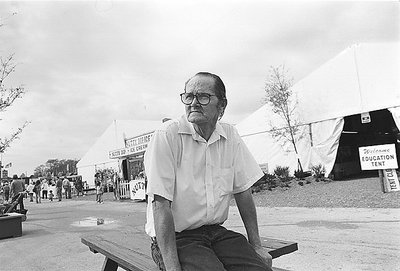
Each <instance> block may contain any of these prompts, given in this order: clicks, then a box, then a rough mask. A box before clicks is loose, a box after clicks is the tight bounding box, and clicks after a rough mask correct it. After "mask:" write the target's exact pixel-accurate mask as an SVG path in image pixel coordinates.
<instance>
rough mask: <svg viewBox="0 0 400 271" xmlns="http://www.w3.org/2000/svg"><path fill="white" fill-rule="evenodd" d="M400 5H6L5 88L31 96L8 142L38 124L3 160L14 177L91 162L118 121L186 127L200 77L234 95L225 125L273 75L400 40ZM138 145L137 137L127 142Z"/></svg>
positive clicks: (12, 115) (254, 105) (7, 120)
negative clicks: (210, 77) (186, 97)
mask: <svg viewBox="0 0 400 271" xmlns="http://www.w3.org/2000/svg"><path fill="white" fill-rule="evenodd" d="M399 18H400V17H399V3H398V2H396V1H392V2H383V1H355V2H350V1H332V2H330V1H307V2H299V1H285V2H282V1H279V2H278V1H251V0H250V1H245V0H241V1H238V0H236V1H235V0H233V1H216V0H214V1H183V0H182V1H174V0H172V1H171V0H170V1H161V0H160V1H148V0H143V1H64V2H61V1H51V2H50V1H44V2H36V1H28V2H22V1H10V2H6V1H1V2H0V24H2V25H3V26H1V27H0V56H1V57H2V58H3V59H4V58H6V57H7V56H9V55H10V54H14V58H15V63H16V64H17V67H16V70H15V72H14V73H13V74H12V75H11V76H10V77H9V79H8V80H7V81H5V82H4V83H5V86H6V87H16V86H19V85H23V86H24V88H25V90H26V93H25V94H24V96H23V97H22V98H21V99H18V100H17V101H16V102H15V103H14V104H13V105H12V106H11V107H9V108H8V109H7V110H6V111H4V112H0V119H1V120H0V137H7V136H9V135H10V134H11V133H12V132H13V131H16V130H17V129H18V127H20V126H22V125H23V123H24V122H25V121H29V122H30V124H29V125H28V126H27V127H26V128H25V129H24V131H23V132H22V134H21V135H20V137H19V139H17V140H15V141H14V142H13V143H12V145H11V147H10V148H8V149H7V150H6V151H5V152H4V153H3V154H2V161H3V165H4V164H7V163H12V167H11V168H9V175H11V176H12V175H13V174H17V175H21V174H22V173H24V174H27V175H31V174H33V171H34V169H35V168H36V167H37V166H39V165H42V164H45V162H46V161H47V160H49V159H80V158H81V157H83V156H84V155H85V153H86V152H87V151H88V150H89V149H90V147H91V146H92V145H93V144H94V143H95V142H96V140H97V139H98V137H100V136H101V135H102V133H103V132H104V131H105V129H106V128H107V127H108V126H109V125H110V124H111V123H112V121H113V120H114V119H117V120H123V119H131V120H160V121H161V119H163V118H164V117H179V116H180V115H182V114H184V106H183V104H182V103H181V102H180V99H179V94H180V93H182V92H183V88H184V83H185V81H186V80H187V79H188V78H190V77H191V76H193V75H194V74H195V73H197V72H199V71H208V72H212V73H215V74H217V75H219V76H220V77H221V78H222V80H223V81H224V83H225V86H226V89H227V98H228V107H227V109H226V111H225V115H224V117H223V119H224V120H225V121H228V122H231V123H233V124H236V123H239V122H240V121H242V120H243V119H245V118H246V117H247V116H249V115H250V114H251V113H253V112H254V111H256V110H257V109H258V108H260V107H261V106H262V105H263V97H264V95H265V91H264V86H265V82H266V80H267V79H268V75H269V69H270V67H271V66H278V65H285V67H286V68H287V69H288V71H289V74H290V76H292V77H293V78H294V81H295V82H296V81H299V80H301V79H302V78H304V77H306V76H307V75H308V74H310V73H311V72H312V71H314V70H316V69H317V68H318V67H319V66H321V65H322V64H324V63H325V62H326V61H328V60H329V59H331V58H333V57H335V56H336V55H337V54H339V53H340V52H341V51H343V50H345V49H346V48H348V47H350V46H351V45H353V44H357V43H363V42H393V41H398V40H399ZM128 136H135V135H128Z"/></svg>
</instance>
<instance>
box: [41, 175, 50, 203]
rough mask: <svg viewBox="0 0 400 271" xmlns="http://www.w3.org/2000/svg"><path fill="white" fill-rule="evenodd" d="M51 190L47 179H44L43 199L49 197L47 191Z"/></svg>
mask: <svg viewBox="0 0 400 271" xmlns="http://www.w3.org/2000/svg"><path fill="white" fill-rule="evenodd" d="M48 190H49V185H48V183H47V180H46V179H44V180H43V183H42V199H47V191H48Z"/></svg>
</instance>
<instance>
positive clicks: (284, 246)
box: [261, 237, 299, 259]
mask: <svg viewBox="0 0 400 271" xmlns="http://www.w3.org/2000/svg"><path fill="white" fill-rule="evenodd" d="M261 245H262V246H263V247H264V248H266V249H267V250H268V253H269V254H271V256H272V259H275V258H278V257H280V256H282V255H285V254H289V253H292V252H295V251H296V250H298V249H299V248H298V246H297V243H294V242H289V241H284V240H278V239H273V238H267V237H261Z"/></svg>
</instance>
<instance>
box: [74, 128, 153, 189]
mask: <svg viewBox="0 0 400 271" xmlns="http://www.w3.org/2000/svg"><path fill="white" fill-rule="evenodd" d="M160 125H161V121H144V120H114V121H113V122H112V123H111V124H110V125H109V126H108V128H107V129H106V130H105V131H104V133H103V134H102V135H101V136H100V137H99V138H98V139H97V140H96V142H95V143H94V144H93V146H91V147H90V148H89V150H88V151H87V152H86V154H85V155H84V156H83V157H82V158H81V159H80V161H79V162H78V164H77V168H78V174H79V175H81V176H82V180H83V181H84V182H85V181H86V182H87V184H88V185H89V186H93V185H94V174H95V172H96V170H97V169H105V168H112V169H114V170H115V171H119V164H118V159H110V158H109V152H110V151H112V150H116V149H121V148H124V147H125V145H124V144H125V139H126V138H131V137H134V136H138V135H141V134H144V133H148V132H151V131H154V130H155V129H156V128H157V127H159V126H160Z"/></svg>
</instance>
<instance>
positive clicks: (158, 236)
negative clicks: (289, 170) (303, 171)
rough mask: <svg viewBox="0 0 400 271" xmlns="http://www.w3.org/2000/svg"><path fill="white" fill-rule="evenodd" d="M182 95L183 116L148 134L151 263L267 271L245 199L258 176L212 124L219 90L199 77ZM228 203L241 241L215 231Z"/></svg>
mask: <svg viewBox="0 0 400 271" xmlns="http://www.w3.org/2000/svg"><path fill="white" fill-rule="evenodd" d="M184 90H185V92H184V93H182V94H181V101H182V103H183V104H184V105H185V111H186V115H185V116H182V117H181V118H180V119H177V120H170V121H167V122H164V123H163V124H162V126H161V128H160V129H159V130H156V131H155V132H154V135H153V138H152V139H151V142H150V144H149V146H148V148H147V150H146V153H145V158H144V163H145V170H146V175H147V179H148V183H147V194H148V197H149V198H148V207H147V222H146V232H147V234H148V235H149V236H150V237H151V239H152V245H151V250H152V255H153V259H154V261H155V262H156V263H157V264H158V266H159V267H160V269H161V270H178V271H180V270H185V271H189V270H190V271H193V270H196V271H202V270H204V271H206V270H213V271H222V270H228V271H231V270H246V271H261V270H263V271H266V270H272V269H271V266H272V257H271V255H270V254H269V253H268V251H267V250H266V249H264V248H263V247H262V246H261V240H260V236H259V231H258V223H257V214H256V208H255V205H254V201H253V198H252V194H251V186H252V185H253V184H254V183H255V182H257V181H258V180H259V179H260V178H261V177H263V175H264V174H263V172H262V171H261V169H260V167H259V166H258V164H257V162H256V161H255V159H254V158H253V156H252V155H251V153H250V151H249V150H248V149H247V147H246V145H245V144H244V142H243V140H242V139H241V137H240V135H239V133H238V132H237V130H236V129H235V128H234V126H232V125H230V124H227V123H223V122H220V121H219V120H220V119H221V117H222V116H223V114H224V111H225V108H226V105H227V99H226V94H225V86H224V83H223V82H222V80H221V79H220V78H219V77H218V76H217V75H214V74H211V73H198V74H196V75H195V76H194V77H192V78H190V79H189V80H188V81H187V82H186V84H185V89H184ZM233 197H234V198H235V201H236V205H237V207H238V209H239V212H240V215H241V218H242V221H243V224H244V226H245V228H246V232H247V236H248V239H246V237H244V236H243V235H242V234H240V233H238V232H234V231H231V230H228V229H226V228H225V227H223V226H222V224H223V223H224V221H225V220H226V219H227V218H228V212H229V205H230V202H231V199H232V198H233Z"/></svg>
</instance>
